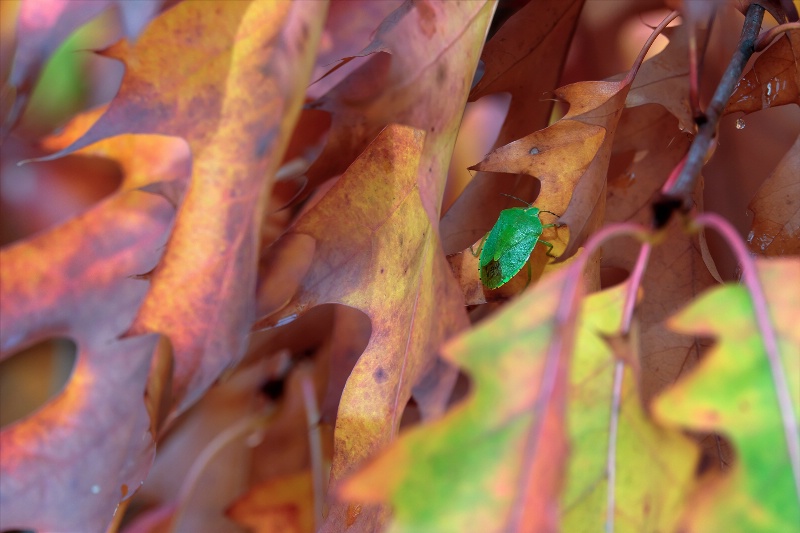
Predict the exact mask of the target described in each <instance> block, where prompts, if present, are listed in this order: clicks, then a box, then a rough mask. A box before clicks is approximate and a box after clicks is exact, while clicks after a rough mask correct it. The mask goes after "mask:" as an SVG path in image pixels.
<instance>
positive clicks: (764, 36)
mask: <svg viewBox="0 0 800 533" xmlns="http://www.w3.org/2000/svg"><path fill="white" fill-rule="evenodd" d="M791 30H800V22H787V23H786V24H780V25H778V26H775V27H774V28H770V29H768V30H765V31H763V32H761V35H759V36H758V40H757V41H756V44H755V51H756V52H760V51H762V50H764V49H765V48H766V47H767V46H769V45H770V44H772V41H773V40H774V39H775V37H777V36H778V35H780V34H782V33H786V32H787V31H791Z"/></svg>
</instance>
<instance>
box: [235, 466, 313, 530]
mask: <svg viewBox="0 0 800 533" xmlns="http://www.w3.org/2000/svg"><path fill="white" fill-rule="evenodd" d="M313 503H314V492H313V490H312V485H311V475H310V474H309V472H307V471H306V472H301V473H299V474H293V475H288V476H283V477H279V478H275V479H271V480H269V481H265V482H264V483H260V484H259V485H257V486H256V487H253V488H251V490H250V492H248V493H247V495H246V496H245V497H243V498H241V499H239V500H237V501H236V503H234V504H233V505H232V506H231V507H230V508H229V509H228V511H227V513H226V514H227V515H228V516H229V517H230V518H231V519H232V520H234V521H235V522H236V523H238V524H241V525H242V526H247V527H249V528H250V531H253V532H254V533H312V532H313V531H314V505H313Z"/></svg>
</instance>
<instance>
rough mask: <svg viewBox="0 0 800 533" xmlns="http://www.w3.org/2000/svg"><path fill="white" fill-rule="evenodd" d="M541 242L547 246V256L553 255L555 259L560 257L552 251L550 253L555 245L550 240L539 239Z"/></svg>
mask: <svg viewBox="0 0 800 533" xmlns="http://www.w3.org/2000/svg"><path fill="white" fill-rule="evenodd" d="M539 242H540V243H542V244H544V245H545V246H547V257H552V258H553V259H558V257H557V256H555V255H553V254H551V253H550V252H552V251H553V245H552V244H550V243H549V242H547V241H539Z"/></svg>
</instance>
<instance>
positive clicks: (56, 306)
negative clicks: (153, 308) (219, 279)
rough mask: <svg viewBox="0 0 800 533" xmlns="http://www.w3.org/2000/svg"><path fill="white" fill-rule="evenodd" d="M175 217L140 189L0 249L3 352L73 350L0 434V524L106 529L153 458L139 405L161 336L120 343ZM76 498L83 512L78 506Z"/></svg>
mask: <svg viewBox="0 0 800 533" xmlns="http://www.w3.org/2000/svg"><path fill="white" fill-rule="evenodd" d="M172 213H173V210H172V207H170V206H169V204H168V203H167V202H165V201H164V200H162V199H160V198H158V197H155V196H153V195H151V194H147V193H143V192H126V193H122V194H119V195H116V196H114V197H112V198H110V199H109V200H106V201H105V202H104V203H103V204H100V205H99V206H98V207H97V208H95V209H93V210H92V211H90V212H88V213H86V214H85V215H83V216H81V217H79V218H77V219H74V220H72V221H70V222H68V223H67V224H65V225H63V226H61V227H59V228H57V229H55V230H53V231H51V232H49V233H46V234H43V235H40V236H38V237H35V238H33V239H30V240H28V241H24V242H21V243H19V244H16V245H13V246H11V247H9V248H5V249H3V250H2V251H0V283H2V287H3V297H2V299H0V314H1V315H2V317H3V320H2V321H0V346H2V357H3V358H5V357H7V356H9V355H11V353H12V352H13V351H14V350H18V349H20V348H22V347H23V346H25V345H27V344H29V343H32V342H35V341H36V340H38V339H41V338H46V337H48V336H52V335H67V336H69V337H71V338H72V339H73V340H75V342H76V344H77V346H78V359H77V363H76V368H75V370H74V372H73V374H72V376H71V378H70V381H69V383H68V385H67V387H66V388H65V390H64V391H63V392H62V393H61V394H60V395H59V396H57V397H56V398H55V399H54V400H53V401H52V402H51V403H49V404H47V405H46V406H44V407H43V408H42V409H41V410H40V411H38V412H36V413H35V414H33V415H31V416H30V417H29V418H26V419H23V420H21V421H19V422H17V423H15V424H13V425H11V426H9V427H7V428H4V429H3V430H2V432H0V448H1V449H2V454H0V507H2V509H3V512H2V513H0V527H1V528H2V529H4V530H5V529H9V528H10V529H16V528H19V529H36V530H40V531H86V530H92V531H103V530H105V528H106V527H107V525H108V524H109V522H110V521H111V518H112V516H113V514H114V510H115V508H116V507H117V504H118V503H119V502H120V501H121V500H124V499H126V498H128V497H130V495H131V494H132V493H133V492H134V491H135V490H137V489H138V488H139V485H140V484H141V483H142V482H143V481H144V478H145V476H146V475H147V471H148V469H149V467H150V463H151V462H152V459H153V453H154V449H153V435H152V434H151V433H152V432H153V430H154V429H153V428H152V427H151V426H152V425H151V416H153V417H155V416H157V415H156V413H151V414H148V411H147V409H146V408H145V403H144V401H143V395H144V393H145V387H146V386H147V381H148V374H149V372H150V361H151V356H152V354H153V351H154V349H155V345H156V340H157V336H154V335H151V336H144V337H139V338H134V339H122V340H120V337H121V336H122V335H123V334H124V333H125V331H126V329H127V328H128V326H129V325H130V322H131V320H132V319H133V317H134V315H135V312H136V309H137V308H138V306H139V304H140V302H141V301H142V298H143V297H144V295H145V292H146V290H147V285H146V283H145V282H144V281H141V280H136V279H132V277H133V276H135V275H136V274H140V273H142V272H146V271H148V270H149V269H150V268H152V267H153V265H154V264H155V263H156V261H157V258H158V253H159V247H160V246H161V244H162V243H163V241H164V239H165V232H166V229H167V227H168V224H169V222H170V220H171V215H172ZM76 502H80V505H76Z"/></svg>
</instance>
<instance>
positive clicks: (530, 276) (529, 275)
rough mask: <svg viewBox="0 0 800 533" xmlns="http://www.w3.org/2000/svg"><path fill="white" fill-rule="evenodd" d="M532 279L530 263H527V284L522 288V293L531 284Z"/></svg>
mask: <svg viewBox="0 0 800 533" xmlns="http://www.w3.org/2000/svg"><path fill="white" fill-rule="evenodd" d="M532 277H533V273H532V271H531V262H530V261H528V283H526V284H525V286H524V287H523V288H522V290H523V291H524V290H525V289H527V288H528V285H530V284H531V278H532Z"/></svg>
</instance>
